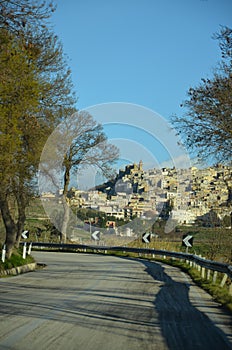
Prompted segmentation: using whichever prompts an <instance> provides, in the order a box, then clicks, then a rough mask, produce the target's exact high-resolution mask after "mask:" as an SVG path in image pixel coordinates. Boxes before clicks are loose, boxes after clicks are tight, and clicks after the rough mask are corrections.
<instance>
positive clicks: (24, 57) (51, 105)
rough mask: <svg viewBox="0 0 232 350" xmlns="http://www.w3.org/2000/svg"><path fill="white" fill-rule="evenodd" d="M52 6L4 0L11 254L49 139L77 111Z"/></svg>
mask: <svg viewBox="0 0 232 350" xmlns="http://www.w3.org/2000/svg"><path fill="white" fill-rule="evenodd" d="M53 11H54V6H53V5H52V3H47V2H46V1H33V0H27V1H23V0H21V1H15V0H12V1H0V19H1V21H0V23H1V24H0V49H1V50H0V145H1V151H2V152H1V155H0V167H1V169H2V172H1V176H0V194H1V196H0V209H1V214H2V218H3V222H4V225H5V229H6V245H7V256H10V255H11V252H12V248H13V246H14V244H15V243H17V242H19V239H20V235H21V232H22V230H23V226H24V222H25V218H26V217H25V208H26V206H27V205H28V201H29V198H30V194H31V193H32V191H33V180H34V178H35V175H36V172H37V168H38V164H39V159H40V153H41V151H42V148H43V145H44V143H45V141H46V138H47V137H48V135H49V134H50V133H51V132H52V130H53V129H54V127H55V126H56V125H58V124H59V122H60V120H61V119H62V118H65V117H66V116H67V115H69V114H70V113H73V112H74V111H75V110H76V109H75V102H76V98H75V96H74V94H73V86H72V82H71V72H70V69H69V67H68V65H67V62H66V60H65V58H64V54H63V49H62V45H61V43H60V42H59V40H58V38H57V36H56V35H55V34H54V33H53V32H52V30H51V29H50V27H49V23H48V19H49V17H50V16H51V14H52V12H53ZM12 202H13V203H14V207H15V208H16V209H15V210H12Z"/></svg>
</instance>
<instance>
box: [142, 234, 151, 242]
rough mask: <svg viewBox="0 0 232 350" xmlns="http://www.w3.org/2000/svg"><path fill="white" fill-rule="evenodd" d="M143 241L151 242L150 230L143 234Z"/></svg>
mask: <svg viewBox="0 0 232 350" xmlns="http://www.w3.org/2000/svg"><path fill="white" fill-rule="evenodd" d="M142 241H143V243H150V242H151V234H150V233H149V232H145V233H144V234H143V238H142Z"/></svg>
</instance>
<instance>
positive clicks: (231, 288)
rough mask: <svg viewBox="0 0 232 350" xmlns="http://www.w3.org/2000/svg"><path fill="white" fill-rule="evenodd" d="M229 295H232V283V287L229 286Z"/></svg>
mask: <svg viewBox="0 0 232 350" xmlns="http://www.w3.org/2000/svg"><path fill="white" fill-rule="evenodd" d="M229 295H232V281H231V283H230V286H229Z"/></svg>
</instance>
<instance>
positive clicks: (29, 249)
mask: <svg viewBox="0 0 232 350" xmlns="http://www.w3.org/2000/svg"><path fill="white" fill-rule="evenodd" d="M31 248H32V242H31V243H30V244H29V248H28V252H27V254H28V255H31Z"/></svg>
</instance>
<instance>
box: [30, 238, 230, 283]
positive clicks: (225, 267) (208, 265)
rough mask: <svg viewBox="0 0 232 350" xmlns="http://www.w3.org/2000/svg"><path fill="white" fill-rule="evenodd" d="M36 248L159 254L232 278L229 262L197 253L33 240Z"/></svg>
mask: <svg viewBox="0 0 232 350" xmlns="http://www.w3.org/2000/svg"><path fill="white" fill-rule="evenodd" d="M32 246H33V247H34V248H41V249H43V248H52V249H58V250H73V251H75V250H78V249H81V250H85V249H86V250H87V249H88V250H90V251H96V250H98V251H106V252H107V251H115V252H126V253H137V254H153V255H159V256H168V257H172V258H176V259H181V260H188V261H192V262H193V263H195V264H197V265H199V266H201V267H203V268H205V269H208V270H212V271H217V272H221V273H224V274H226V275H227V276H228V277H229V278H230V279H231V280H232V266H231V265H229V264H224V263H220V262H217V261H212V260H207V259H204V258H201V257H199V256H197V255H193V254H188V253H181V252H171V251H168V250H157V249H150V248H133V247H123V246H112V247H111V246H98V245H84V244H65V243H42V242H32Z"/></svg>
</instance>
